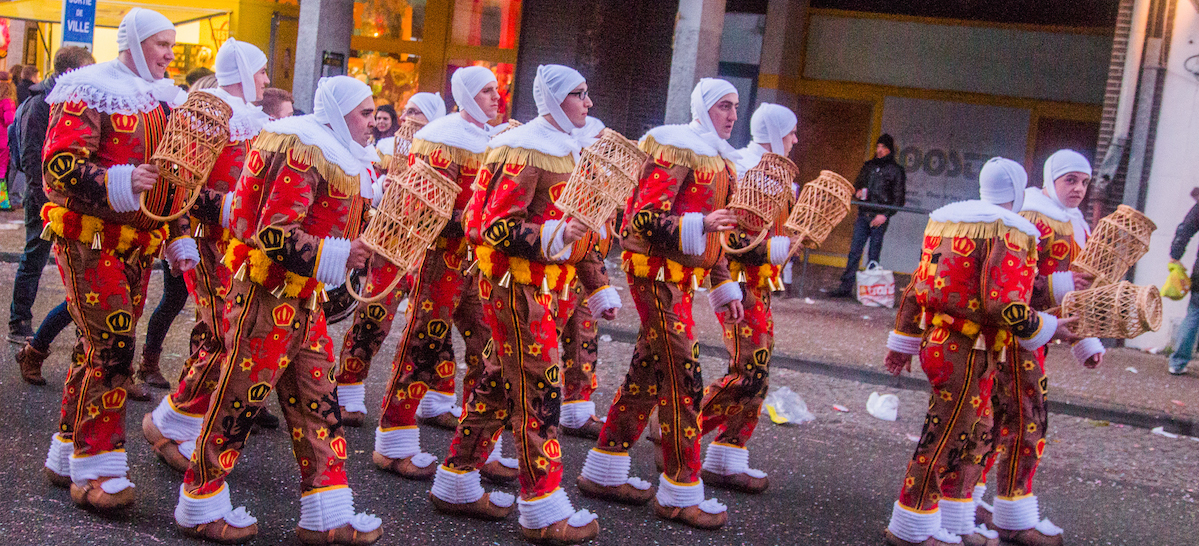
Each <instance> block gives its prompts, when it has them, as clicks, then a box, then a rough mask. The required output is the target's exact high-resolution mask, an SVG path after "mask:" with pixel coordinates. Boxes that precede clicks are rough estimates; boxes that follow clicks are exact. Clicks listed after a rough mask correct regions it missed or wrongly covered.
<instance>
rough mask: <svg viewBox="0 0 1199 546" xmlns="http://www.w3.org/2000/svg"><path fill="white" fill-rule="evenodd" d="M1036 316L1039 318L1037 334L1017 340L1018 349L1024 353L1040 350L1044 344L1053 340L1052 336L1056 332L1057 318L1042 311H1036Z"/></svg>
mask: <svg viewBox="0 0 1199 546" xmlns="http://www.w3.org/2000/svg"><path fill="white" fill-rule="evenodd" d="M1037 315H1039V316H1040V317H1041V329H1040V330H1037V333H1036V334H1033V336H1032V337H1031V338H1029V339H1024V338H1020V339H1019V342H1020V347H1022V348H1023V349H1024V350H1026V351H1035V350H1037V349H1040V348H1041V347H1042V346H1044V345H1045V344H1046V343H1049V341H1050V340H1051V339H1053V334H1055V333H1056V332H1057V317H1055V316H1053V315H1050V314H1049V313H1046V312H1044V311H1037Z"/></svg>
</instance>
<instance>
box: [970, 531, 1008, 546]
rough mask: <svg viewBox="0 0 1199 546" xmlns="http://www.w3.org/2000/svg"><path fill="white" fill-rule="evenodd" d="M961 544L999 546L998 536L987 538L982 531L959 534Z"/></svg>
mask: <svg viewBox="0 0 1199 546" xmlns="http://www.w3.org/2000/svg"><path fill="white" fill-rule="evenodd" d="M961 539H962V546H999V537H995V538H987V537H985V536H983V534H982V533H970V534H968V535H961Z"/></svg>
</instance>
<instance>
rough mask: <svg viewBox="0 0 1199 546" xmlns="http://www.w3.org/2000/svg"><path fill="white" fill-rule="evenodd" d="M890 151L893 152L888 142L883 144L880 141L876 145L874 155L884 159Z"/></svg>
mask: <svg viewBox="0 0 1199 546" xmlns="http://www.w3.org/2000/svg"><path fill="white" fill-rule="evenodd" d="M859 149H860V148H859ZM889 153H891V149H890V148H888V147H887V145H886V144H883V143H881V142H880V143H878V144H875V145H874V157H877V158H879V159H882V158H884V157H887V154H889Z"/></svg>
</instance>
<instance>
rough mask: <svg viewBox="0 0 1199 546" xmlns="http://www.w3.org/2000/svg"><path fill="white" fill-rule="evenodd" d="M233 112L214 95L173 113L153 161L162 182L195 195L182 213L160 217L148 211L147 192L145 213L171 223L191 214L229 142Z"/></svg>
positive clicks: (197, 96)
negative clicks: (188, 213) (189, 211)
mask: <svg viewBox="0 0 1199 546" xmlns="http://www.w3.org/2000/svg"><path fill="white" fill-rule="evenodd" d="M232 115H233V109H232V108H230V107H229V105H228V104H226V103H225V101H223V100H221V99H220V98H218V97H217V96H215V95H212V94H210V93H192V94H190V95H188V97H187V101H186V102H184V103H183V105H182V106H180V107H178V108H175V109H174V110H172V111H171V116H170V118H169V119H168V120H167V126H166V129H165V130H164V131H163V135H162V140H160V141H159V142H158V147H157V148H155V149H154V155H152V156H151V157H150V161H152V162H154V164H155V165H156V166H157V167H158V174H159V177H160V178H161V179H162V180H165V181H166V182H168V183H170V184H173V185H175V186H177V187H178V188H180V189H183V190H186V191H188V192H189V193H191V194H192V195H191V196H190V198H189V199H188V201H187V205H186V206H184V207H183V208H182V210H179V211H174V212H172V213H171V215H168V216H157V215H153V214H151V213H150V212H149V211H147V210H146V206H145V204H144V200H145V195H146V192H143V193H142V197H141V199H142V200H143V204H142V212H143V213H145V214H146V215H147V216H149V217H151V218H154V219H155V220H159V221H163V222H166V221H171V220H174V219H176V218H178V217H180V216H182V215H183V214H185V213H186V212H187V210H188V209H190V208H191V205H192V203H194V202H195V200H196V197H198V196H199V195H200V191H199V190H200V188H202V187H204V184H205V182H207V181H208V175H209V173H211V172H212V167H213V166H214V165H216V160H217V157H218V156H220V155H221V150H223V149H224V148H225V144H226V143H228V142H229V118H230V117H231V116H232Z"/></svg>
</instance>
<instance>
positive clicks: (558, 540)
mask: <svg viewBox="0 0 1199 546" xmlns="http://www.w3.org/2000/svg"><path fill="white" fill-rule="evenodd" d="M568 521H570V520H569V519H564V520H562V521H559V522H557V523H551V524H549V525H548V526H546V527H542V528H541V529H528V528H526V527H525V526H523V525H522V526H521V527H520V534H522V535H524V537H525V540H527V541H529V542H532V543H533V544H548V545H552V546H568V545H570V544H582V543H584V542H587V541H589V540H591V539H593V538H595V537H596V535H599V520H596V521H592V522H591V523H588V524H587V525H584V526H582V527H572V526H571V525H570V524H569V523H567V522H568Z"/></svg>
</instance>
